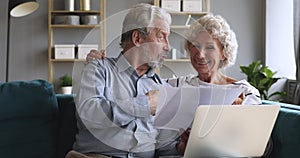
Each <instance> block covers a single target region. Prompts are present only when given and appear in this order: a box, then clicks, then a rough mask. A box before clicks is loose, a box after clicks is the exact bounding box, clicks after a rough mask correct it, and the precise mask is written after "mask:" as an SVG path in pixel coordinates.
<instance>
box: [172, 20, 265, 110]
mask: <svg viewBox="0 0 300 158" xmlns="http://www.w3.org/2000/svg"><path fill="white" fill-rule="evenodd" d="M185 38H186V40H185V43H184V48H185V49H186V51H187V52H188V53H189V55H190V60H191V63H192V65H193V67H194V69H195V70H196V71H197V72H198V74H197V75H188V76H181V77H179V78H176V79H168V80H167V82H168V83H170V84H171V85H172V86H183V85H192V86H199V85H211V86H214V85H226V86H229V87H230V86H233V85H242V86H243V87H245V89H246V90H245V91H244V93H243V94H241V95H240V97H239V99H237V100H236V101H235V102H234V104H260V103H261V99H260V94H259V92H258V90H257V89H256V88H254V87H253V86H252V85H250V84H249V83H248V82H247V81H246V80H240V81H237V80H235V79H233V78H231V77H228V76H226V75H225V74H223V73H222V70H224V69H225V68H227V67H228V66H231V65H233V64H234V63H235V59H236V55H237V48H238V44H237V40H236V36H235V33H234V32H233V31H232V30H231V28H230V26H229V24H228V23H227V22H226V20H225V19H224V18H222V17H221V16H220V15H216V16H215V15H212V14H207V15H205V16H203V17H201V18H199V19H198V20H197V21H196V22H194V23H193V24H192V25H191V27H190V28H189V29H188V30H187V31H186V37H185Z"/></svg>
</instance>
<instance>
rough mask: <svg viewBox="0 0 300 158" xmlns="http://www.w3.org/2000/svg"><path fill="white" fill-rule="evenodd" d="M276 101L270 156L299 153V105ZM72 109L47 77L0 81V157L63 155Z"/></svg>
mask: <svg viewBox="0 0 300 158" xmlns="http://www.w3.org/2000/svg"><path fill="white" fill-rule="evenodd" d="M263 104H278V103H275V102H271V101H263ZM279 104H280V105H281V109H280V113H279V116H278V118H277V121H276V123H275V127H274V129H273V132H272V140H273V150H272V152H271V155H270V157H271V158H293V157H299V155H300V108H299V107H298V106H295V105H291V104H284V103H279ZM75 112H76V110H75V104H74V100H73V96H72V95H62V94H55V93H54V90H53V86H52V84H50V83H48V82H47V81H43V80H32V81H14V82H8V83H0V157H3V158H23V157H24V158H41V157H42V158H63V157H64V156H65V154H66V153H67V152H68V151H69V150H71V148H72V144H73V142H74V140H75V134H76V132H77V128H76V119H75ZM254 117H255V116H254Z"/></svg>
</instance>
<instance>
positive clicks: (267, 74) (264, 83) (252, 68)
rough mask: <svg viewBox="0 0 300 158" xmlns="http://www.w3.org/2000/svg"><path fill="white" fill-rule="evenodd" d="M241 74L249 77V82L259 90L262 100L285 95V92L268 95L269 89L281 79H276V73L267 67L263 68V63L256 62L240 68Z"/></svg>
mask: <svg viewBox="0 0 300 158" xmlns="http://www.w3.org/2000/svg"><path fill="white" fill-rule="evenodd" d="M240 69H241V72H242V73H244V74H246V75H247V81H248V82H249V83H250V84H251V85H252V86H254V87H255V88H257V90H258V91H259V93H260V95H261V98H262V99H269V98H270V97H271V96H274V95H281V96H282V95H283V94H284V93H285V92H279V91H277V92H274V93H272V94H271V95H268V92H269V89H270V88H271V87H272V85H274V84H275V83H276V82H277V81H278V80H279V79H281V78H275V77H274V75H275V74H276V73H277V72H276V71H274V72H273V71H272V70H270V69H269V68H268V67H267V66H263V65H262V63H261V61H259V60H258V61H254V62H252V63H251V64H249V65H248V66H240Z"/></svg>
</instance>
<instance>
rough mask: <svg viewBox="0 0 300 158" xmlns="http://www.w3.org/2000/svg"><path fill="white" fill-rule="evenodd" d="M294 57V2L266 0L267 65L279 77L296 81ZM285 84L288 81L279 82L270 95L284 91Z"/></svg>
mask: <svg viewBox="0 0 300 158" xmlns="http://www.w3.org/2000/svg"><path fill="white" fill-rule="evenodd" d="M275 26H276V27H275ZM294 56H295V55H294V41H293V0H266V54H265V64H266V66H268V67H269V68H270V69H271V70H273V71H277V74H276V76H277V77H284V78H288V79H295V78H296V64H295V59H294V58H295V57H294ZM285 84H286V79H282V80H279V81H278V82H277V83H275V84H274V85H273V86H272V87H271V89H270V92H269V93H270V94H271V93H273V92H275V91H284V90H285ZM273 99H278V97H277V98H273Z"/></svg>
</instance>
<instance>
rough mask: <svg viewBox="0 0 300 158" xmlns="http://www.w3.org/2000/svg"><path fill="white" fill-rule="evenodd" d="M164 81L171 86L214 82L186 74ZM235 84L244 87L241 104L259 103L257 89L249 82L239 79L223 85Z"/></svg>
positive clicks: (208, 84) (231, 85)
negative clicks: (243, 97)
mask: <svg viewBox="0 0 300 158" xmlns="http://www.w3.org/2000/svg"><path fill="white" fill-rule="evenodd" d="M166 82H168V83H169V84H170V85H171V86H173V87H180V86H186V85H189V86H200V85H203V86H213V85H215V84H212V83H207V82H204V81H202V80H200V79H199V78H198V76H196V75H187V76H180V77H179V78H169V79H166ZM237 85H239V86H242V87H244V88H245V91H244V92H245V99H244V100H243V102H242V104H243V105H255V104H261V99H260V94H259V91H258V90H257V89H256V88H255V87H253V86H252V85H251V84H250V83H249V82H247V81H246V80H240V81H237V82H233V83H230V84H227V85H225V86H228V87H236V86H237Z"/></svg>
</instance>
